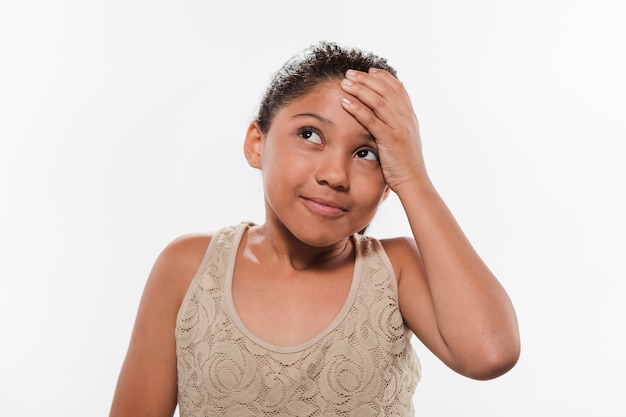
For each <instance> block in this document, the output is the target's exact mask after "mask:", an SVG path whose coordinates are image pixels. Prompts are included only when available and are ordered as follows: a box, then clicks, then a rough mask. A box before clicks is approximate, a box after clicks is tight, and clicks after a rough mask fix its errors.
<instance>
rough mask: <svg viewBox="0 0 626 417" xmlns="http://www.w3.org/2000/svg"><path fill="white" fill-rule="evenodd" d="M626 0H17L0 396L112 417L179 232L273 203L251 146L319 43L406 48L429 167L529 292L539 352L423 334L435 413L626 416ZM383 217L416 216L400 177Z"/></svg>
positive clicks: (4, 88) (486, 246) (2, 42)
mask: <svg viewBox="0 0 626 417" xmlns="http://www.w3.org/2000/svg"><path fill="white" fill-rule="evenodd" d="M625 20H626V3H624V2H622V1H618V0H616V1H605V0H599V1H591V0H589V1H575V0H570V1H552V0H546V1H535V0H533V1H524V2H521V1H520V2H513V1H496V0H492V1H487V0H478V1H471V2H470V1H461V0H444V1H437V2H435V1H425V0H420V1H408V0H407V1H399V0H395V1H391V0H390V1H386V2H380V1H368V0H364V1H344V2H340V1H336V0H334V1H328V0H320V1H316V2H311V3H298V2H289V1H262V2H261V1H259V2H254V1H249V2H236V1H233V2H208V1H200V0H188V1H176V2H175V1H139V0H129V1H111V0H106V1H105V0H97V1H78V0H76V1H68V0H65V1H55V2H47V1H28V0H23V1H18V0H0V140H1V142H0V198H1V202H0V325H1V327H0V332H1V336H0V337H1V343H0V385H1V386H0V399H1V401H0V415H2V416H18V415H19V416H42V415H53V416H87V415H89V416H91V415H93V416H104V415H107V414H108V409H109V406H110V402H111V398H112V395H113V390H114V388H115V383H116V379H117V375H118V372H119V369H120V366H121V364H122V360H123V358H124V355H125V351H126V348H127V345H128V340H129V336H130V332H131V329H132V325H133V321H134V316H135V313H136V309H137V306H138V302H139V297H140V295H141V292H142V289H143V285H144V283H145V279H146V277H147V275H148V273H149V271H150V268H151V266H152V263H153V261H154V259H155V258H156V256H157V255H158V253H159V252H160V250H161V249H162V248H163V247H164V246H165V245H166V244H167V243H168V242H169V241H171V240H172V239H174V238H175V237H177V236H178V235H181V234H184V233H189V232H198V231H211V230H215V229H216V228H218V227H221V226H225V225H229V224H233V223H237V222H239V221H242V220H252V221H256V222H262V221H263V212H262V196H263V193H262V190H261V184H260V181H259V174H258V172H256V171H254V170H252V169H251V168H249V167H248V166H247V165H246V163H245V160H244V158H243V155H242V151H241V143H242V139H243V136H244V133H245V130H246V127H247V124H248V122H249V120H250V119H251V118H252V117H253V115H254V112H255V110H256V106H257V104H258V101H259V99H260V97H261V94H262V93H263V90H264V89H265V87H266V84H267V82H268V81H269V78H270V76H271V74H272V73H273V72H274V71H276V70H277V69H278V67H279V66H280V65H281V64H282V63H283V62H284V61H285V60H286V59H288V58H289V57H291V55H293V54H294V53H296V52H298V51H299V50H301V49H302V48H304V47H306V46H308V45H309V44H311V43H314V42H316V41H318V40H320V39H327V40H335V41H339V42H341V43H345V44H348V45H354V46H359V47H361V48H364V49H368V50H372V51H374V52H376V53H378V54H380V55H383V56H385V57H387V58H388V59H389V61H390V63H391V64H392V65H394V66H395V67H396V68H397V69H398V73H399V77H400V78H401V79H402V80H403V82H404V84H405V86H406V87H407V89H408V90H409V92H410V94H411V96H412V98H413V102H414V106H415V108H416V110H417V113H418V117H419V119H420V122H421V132H422V138H423V142H424V152H425V158H426V161H427V165H428V167H429V170H430V172H431V176H432V178H433V181H434V182H435V184H436V186H437V187H438V189H439V191H440V193H441V194H442V195H443V197H444V199H445V200H446V201H447V203H448V204H449V206H450V207H451V209H452V211H453V212H454V213H455V215H456V217H457V219H458V221H459V222H460V224H461V225H462V227H463V228H464V230H465V231H466V233H467V235H468V236H469V238H470V240H471V241H472V242H473V243H474V245H475V246H476V248H477V249H478V251H479V253H480V254H481V255H482V256H483V258H484V259H485V261H486V262H487V263H488V264H489V265H490V267H491V268H492V270H493V271H494V272H495V273H496V275H497V276H498V277H499V278H500V280H501V281H502V283H503V284H504V286H505V287H506V289H507V290H508V292H509V294H510V296H511V298H512V299H513V302H514V304H515V306H516V308H517V312H518V316H519V322H520V327H521V333H522V342H523V351H522V356H521V358H520V361H519V363H518V365H517V367H516V368H514V369H513V370H512V371H511V372H510V373H508V374H507V375H505V376H503V377H501V378H498V379H496V380H493V381H489V382H476V381H471V380H468V379H466V378H464V377H461V376H459V375H457V374H455V373H453V372H452V371H450V370H449V369H447V368H446V367H445V366H444V365H442V364H441V363H440V362H439V361H438V360H437V359H436V358H434V357H433V356H432V355H431V354H430V353H429V352H428V351H427V350H426V349H425V348H424V347H423V346H421V345H420V344H419V342H418V341H417V340H414V344H415V347H416V349H417V350H418V353H419V355H420V357H421V360H422V364H423V379H422V381H421V382H420V385H419V386H418V388H417V392H416V395H415V404H416V410H417V415H419V416H453V415H464V416H530V415H532V416H552V415H593V416H624V415H626V405H625V403H624V391H625V388H626V386H625V384H624V373H625V372H626V359H625V355H624V352H626V336H625V328H626V326H625V318H626V306H625V305H626V303H625V302H624V297H625V295H626V291H625V290H626V286H625V285H624V280H625V279H626V267H625V266H624V259H625V256H624V252H625V251H626V237H625V236H626V221H625V215H624V214H625V213H626V195H625V194H626V191H625V190H626V184H625V182H626V168H625V161H626V151H625V147H624V145H623V144H624V141H626V128H625V125H626V123H625V122H626V117H625V116H626V79H625V77H626V76H625V74H626V52H625V48H624V40H625V39H626V25H624V21H625ZM369 233H370V234H372V235H374V236H377V237H381V238H382V237H388V236H394V235H406V234H409V233H410V230H409V229H408V226H407V224H406V221H405V220H404V215H403V212H402V208H401V206H400V205H399V203H398V201H397V200H396V199H395V198H394V197H392V198H390V199H389V200H388V201H387V202H386V203H385V204H384V205H383V207H382V209H381V211H380V212H379V214H378V216H377V218H376V219H375V221H374V224H373V225H372V227H371V228H370V230H369Z"/></svg>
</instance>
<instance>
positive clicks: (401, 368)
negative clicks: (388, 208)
mask: <svg viewBox="0 0 626 417" xmlns="http://www.w3.org/2000/svg"><path fill="white" fill-rule="evenodd" d="M244 153H245V157H246V159H247V161H248V163H249V164H250V165H251V166H252V167H253V168H257V169H259V170H260V171H261V174H262V178H263V186H264V191H265V210H266V214H265V223H264V224H262V225H254V224H250V223H241V224H239V225H235V226H232V227H226V228H224V229H221V230H219V231H217V232H216V233H214V234H212V235H197V236H185V237H182V238H179V239H177V240H175V241H174V242H173V243H171V244H170V245H169V246H168V247H166V248H165V250H164V251H163V252H162V253H161V255H160V256H159V257H158V259H157V261H156V263H155V265H154V268H153V270H152V272H151V274H150V277H149V279H148V282H147V285H146V288H145V291H144V294H143V297H142V300H141V304H140V308H139V312H138V315H137V319H136V323H135V327H134V330H133V335H132V339H131V342H130V347H129V350H128V354H127V357H126V360H125V362H124V365H123V368H122V371H121V374H120V377H119V381H118V385H117V389H116V392H115V397H114V400H113V405H112V409H111V416H113V417H118V416H137V415H146V416H172V415H173V413H174V411H175V408H176V405H177V404H178V406H179V410H180V415H181V416H182V417H187V416H260V415H265V416H331V415H332V416H392V415H393V416H410V415H413V406H412V396H413V392H414V389H415V386H416V384H417V381H418V379H419V377H420V368H419V362H418V360H417V358H416V356H415V353H414V351H413V349H412V347H411V343H410V338H411V335H412V334H415V335H416V336H417V337H418V338H419V339H420V340H421V341H422V342H423V343H424V344H425V345H426V346H427V347H428V348H429V349H430V350H432V352H433V353H434V354H435V355H436V356H437V357H439V358H440V359H441V360H442V361H443V362H444V363H445V364H446V365H448V366H449V367H450V368H452V369H453V370H454V371H456V372H458V373H460V374H462V375H465V376H468V377H470V378H475V379H490V378H495V377H497V376H499V375H501V374H503V373H505V372H507V371H508V370H509V369H510V368H511V367H512V366H513V365H514V364H515V362H516V361H517V358H518V355H519V350H520V342H519V334H518V328H517V322H516V317H515V312H514V309H513V306H512V305H511V302H510V300H509V298H508V296H507V294H506V293H505V291H504V289H503V288H502V287H501V285H500V284H499V283H498V281H497V280H496V278H495V277H494V276H493V275H492V274H491V272H490V271H489V269H488V268H487V267H486V266H485V265H484V264H483V262H482V261H481V259H480V258H479V256H478V255H477V254H476V253H475V251H474V249H473V248H472V246H471V245H470V243H469V242H468V241H467V239H466V238H465V236H464V234H463V232H462V231H461V229H460V228H459V226H458V225H457V223H456V222H455V220H454V218H453V217H452V215H451V214H450V212H449V211H448V209H447V207H446V205H445V204H444V202H443V201H442V200H441V198H440V197H439V195H438V194H437V191H436V190H435V188H434V187H433V185H432V183H431V182H430V180H429V177H428V174H427V171H426V168H425V166H424V162H423V158H422V152H421V145H420V135H419V130H418V122H417V118H416V116H415V114H414V112H413V109H412V106H411V102H410V99H409V97H408V95H407V93H406V91H405V89H404V88H403V86H402V84H401V83H400V82H399V81H398V80H397V78H396V72H395V71H394V69H393V68H391V67H390V66H389V65H388V64H387V62H386V60H384V59H382V58H380V57H377V56H375V55H373V54H371V53H366V52H363V51H360V50H357V49H351V48H345V47H342V46H339V45H337V44H334V43H328V42H322V43H319V44H317V45H314V46H312V47H310V48H308V49H307V50H305V51H304V52H303V53H301V54H300V55H297V56H296V57H294V58H292V59H291V60H290V61H288V62H287V63H286V64H285V65H284V66H283V67H282V69H281V70H280V71H279V72H278V73H277V74H276V75H275V77H274V79H273V81H272V83H271V85H270V86H269V88H268V90H267V92H266V94H265V96H264V98H263V100H262V103H261V106H260V110H259V113H258V117H257V118H256V120H254V121H253V122H252V123H251V124H250V126H249V128H248V130H247V133H246V136H245V142H244ZM390 192H395V193H396V194H397V195H398V197H399V199H400V201H401V203H402V205H403V207H404V210H405V212H406V215H407V216H408V220H409V223H410V226H411V230H412V233H413V237H412V238H396V239H388V240H381V241H378V240H376V239H373V238H370V237H365V236H364V235H363V234H362V233H359V232H363V231H364V230H365V228H366V227H367V225H368V224H369V223H370V221H371V220H372V218H373V217H374V214H375V213H376V210H377V208H378V206H379V204H381V203H382V202H383V201H384V200H385V198H386V197H387V196H388V194H389V193H390Z"/></svg>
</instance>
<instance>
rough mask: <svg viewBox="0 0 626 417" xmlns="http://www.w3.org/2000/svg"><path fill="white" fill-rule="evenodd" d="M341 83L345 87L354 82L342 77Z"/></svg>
mask: <svg viewBox="0 0 626 417" xmlns="http://www.w3.org/2000/svg"><path fill="white" fill-rule="evenodd" d="M341 84H343V85H344V86H346V87H350V86H351V85H352V84H354V82H353V81H352V80H349V79H347V78H344V79H343V80H341Z"/></svg>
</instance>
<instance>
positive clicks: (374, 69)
mask: <svg viewBox="0 0 626 417" xmlns="http://www.w3.org/2000/svg"><path fill="white" fill-rule="evenodd" d="M369 72H370V74H376V73H377V72H378V68H370V71H369Z"/></svg>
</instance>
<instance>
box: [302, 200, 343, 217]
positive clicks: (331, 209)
mask: <svg viewBox="0 0 626 417" xmlns="http://www.w3.org/2000/svg"><path fill="white" fill-rule="evenodd" d="M302 201H303V202H304V204H305V205H306V206H307V207H308V208H309V209H310V210H311V211H313V212H314V213H317V214H320V215H323V216H332V217H335V216H340V215H342V214H344V213H345V212H346V211H348V210H347V209H346V208H344V207H342V206H341V205H340V204H338V203H336V202H334V201H330V200H325V199H323V198H317V197H302Z"/></svg>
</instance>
